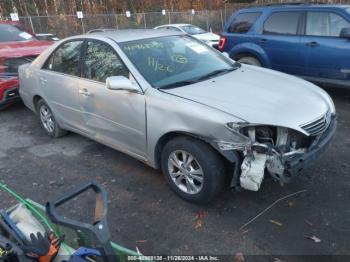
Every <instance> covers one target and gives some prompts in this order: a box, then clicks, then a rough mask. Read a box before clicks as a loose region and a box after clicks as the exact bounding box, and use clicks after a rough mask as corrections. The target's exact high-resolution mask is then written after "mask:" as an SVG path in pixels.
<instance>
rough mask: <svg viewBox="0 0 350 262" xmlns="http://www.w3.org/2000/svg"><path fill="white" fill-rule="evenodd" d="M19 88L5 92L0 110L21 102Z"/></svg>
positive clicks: (0, 103) (0, 102) (0, 101)
mask: <svg viewBox="0 0 350 262" xmlns="http://www.w3.org/2000/svg"><path fill="white" fill-rule="evenodd" d="M18 91H19V89H18V87H14V88H11V89H8V90H6V91H5V92H4V94H3V98H2V100H0V110H1V109H4V108H6V107H8V106H9V105H12V104H14V103H16V102H19V101H20V100H21V98H20V96H19V92H18Z"/></svg>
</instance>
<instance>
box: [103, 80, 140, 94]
mask: <svg viewBox="0 0 350 262" xmlns="http://www.w3.org/2000/svg"><path fill="white" fill-rule="evenodd" d="M106 86H107V88H108V89H110V90H125V91H129V92H132V93H139V92H140V89H139V88H138V86H136V85H135V84H134V83H132V82H131V81H130V80H129V79H127V78H126V77H124V76H111V77H108V78H107V79H106Z"/></svg>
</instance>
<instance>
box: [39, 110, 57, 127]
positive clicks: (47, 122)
mask: <svg viewBox="0 0 350 262" xmlns="http://www.w3.org/2000/svg"><path fill="white" fill-rule="evenodd" d="M40 120H41V123H42V124H43V126H44V128H45V129H46V131H47V132H49V133H52V132H53V131H54V129H55V122H54V120H53V117H52V113H51V110H50V109H49V108H48V107H47V106H46V105H42V106H41V107H40Z"/></svg>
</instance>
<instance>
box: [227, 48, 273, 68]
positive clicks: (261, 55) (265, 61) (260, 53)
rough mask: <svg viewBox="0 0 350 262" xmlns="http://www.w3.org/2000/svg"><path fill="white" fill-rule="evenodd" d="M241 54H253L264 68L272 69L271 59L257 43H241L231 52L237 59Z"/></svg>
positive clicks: (232, 56)
mask: <svg viewBox="0 0 350 262" xmlns="http://www.w3.org/2000/svg"><path fill="white" fill-rule="evenodd" d="M240 54H251V55H253V56H255V57H256V58H257V59H258V60H259V61H260V62H261V64H262V66H263V67H266V68H271V63H270V59H269V58H268V56H267V54H266V53H265V51H264V49H262V48H261V47H260V46H259V45H257V44H255V43H247V42H246V43H240V44H238V45H235V46H234V47H233V48H232V49H231V50H230V51H229V55H230V57H231V58H233V59H235V57H237V56H238V55H240Z"/></svg>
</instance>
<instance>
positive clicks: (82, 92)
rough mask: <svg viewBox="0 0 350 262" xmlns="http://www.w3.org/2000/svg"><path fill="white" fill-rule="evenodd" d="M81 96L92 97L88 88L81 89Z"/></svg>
mask: <svg viewBox="0 0 350 262" xmlns="http://www.w3.org/2000/svg"><path fill="white" fill-rule="evenodd" d="M79 94H81V95H83V96H90V95H91V93H90V92H89V90H87V89H86V88H82V89H79Z"/></svg>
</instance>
